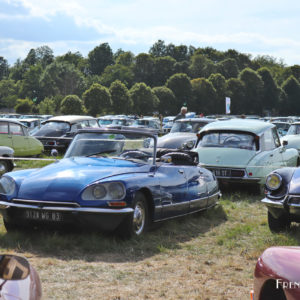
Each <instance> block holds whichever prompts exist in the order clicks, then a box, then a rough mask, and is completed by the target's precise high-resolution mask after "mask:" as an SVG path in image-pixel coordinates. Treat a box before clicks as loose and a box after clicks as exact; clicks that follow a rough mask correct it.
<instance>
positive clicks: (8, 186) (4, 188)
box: [0, 176, 16, 196]
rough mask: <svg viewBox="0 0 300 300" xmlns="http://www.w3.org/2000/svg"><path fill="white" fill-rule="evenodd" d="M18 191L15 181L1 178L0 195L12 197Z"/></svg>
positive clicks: (9, 178)
mask: <svg viewBox="0 0 300 300" xmlns="http://www.w3.org/2000/svg"><path fill="white" fill-rule="evenodd" d="M15 191H16V183H15V181H14V180H13V179H12V178H11V177H8V176H2V177H1V178H0V194H2V195H6V196H10V195H12V194H13V193H14V192H15Z"/></svg>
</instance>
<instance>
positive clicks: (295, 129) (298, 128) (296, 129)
mask: <svg viewBox="0 0 300 300" xmlns="http://www.w3.org/2000/svg"><path fill="white" fill-rule="evenodd" d="M299 133H300V125H297V124H293V125H291V126H290V128H289V130H288V132H287V135H288V134H299Z"/></svg>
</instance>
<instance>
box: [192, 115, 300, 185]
mask: <svg viewBox="0 0 300 300" xmlns="http://www.w3.org/2000/svg"><path fill="white" fill-rule="evenodd" d="M195 151H197V152H198V154H199V162H200V164H201V165H202V166H203V167H205V168H208V169H209V170H211V171H212V172H214V174H215V175H216V177H217V178H218V179H219V182H221V183H229V182H237V183H248V184H253V186H255V187H256V188H258V187H260V185H262V184H264V183H265V177H266V176H267V174H268V173H270V172H271V171H273V170H275V169H278V168H280V167H285V166H297V165H299V154H298V151H297V150H296V149H286V147H285V146H282V145H281V143H280V140H279V136H278V133H277V130H276V127H275V125H273V124H271V123H268V122H262V121H257V120H246V119H232V120H227V121H218V122H213V123H210V124H208V125H206V126H205V127H204V128H203V129H202V130H201V131H200V133H199V135H198V141H197V145H196V148H195Z"/></svg>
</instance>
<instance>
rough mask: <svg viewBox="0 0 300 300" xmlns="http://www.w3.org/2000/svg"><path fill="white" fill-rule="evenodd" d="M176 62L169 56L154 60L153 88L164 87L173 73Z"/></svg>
mask: <svg viewBox="0 0 300 300" xmlns="http://www.w3.org/2000/svg"><path fill="white" fill-rule="evenodd" d="M175 63H176V60H175V59H174V58H172V57H170V56H165V57H158V58H155V59H154V76H153V79H154V82H153V85H154V86H160V85H164V84H165V83H166V81H167V79H168V78H169V77H170V76H171V75H173V73H174V65H175Z"/></svg>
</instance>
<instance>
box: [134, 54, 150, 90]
mask: <svg viewBox="0 0 300 300" xmlns="http://www.w3.org/2000/svg"><path fill="white" fill-rule="evenodd" d="M133 72H134V76H135V81H136V82H144V83H145V84H147V85H152V83H153V73H154V59H153V58H152V56H150V55H149V54H146V53H141V54H139V55H137V56H136V58H135V65H134V67H133Z"/></svg>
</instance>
